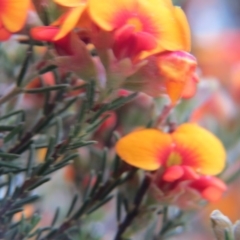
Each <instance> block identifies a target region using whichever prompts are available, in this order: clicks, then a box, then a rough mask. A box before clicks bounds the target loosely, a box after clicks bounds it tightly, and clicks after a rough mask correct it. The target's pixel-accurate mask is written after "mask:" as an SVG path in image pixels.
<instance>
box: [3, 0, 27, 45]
mask: <svg viewBox="0 0 240 240" xmlns="http://www.w3.org/2000/svg"><path fill="white" fill-rule="evenodd" d="M29 7H30V0H22V1H18V0H0V41H4V40H7V39H8V38H9V37H10V36H11V34H12V33H15V32H18V31H19V30H21V29H22V28H23V26H24V24H25V22H26V19H27V11H28V9H29Z"/></svg>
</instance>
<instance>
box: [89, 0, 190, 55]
mask: <svg viewBox="0 0 240 240" xmlns="http://www.w3.org/2000/svg"><path fill="white" fill-rule="evenodd" d="M88 11H89V14H90V17H91V19H92V20H93V21H94V22H95V24H97V25H98V26H99V27H100V28H101V29H103V30H105V31H112V32H113V33H114V44H113V51H114V53H115V56H116V57H117V58H124V57H130V58H132V59H134V58H135V57H139V58H145V57H147V56H149V55H151V54H153V53H157V52H162V51H165V50H169V51H173V50H185V51H189V49H190V33H189V26H188V23H187V20H186V17H185V15H184V13H183V12H182V10H181V9H180V8H178V7H175V6H173V5H172V3H171V1H169V0H160V1H159V0H149V1H146V0H131V1H128V0H117V1H114V2H113V1H111V0H106V1H102V2H99V1H98V0H89V1H88Z"/></svg>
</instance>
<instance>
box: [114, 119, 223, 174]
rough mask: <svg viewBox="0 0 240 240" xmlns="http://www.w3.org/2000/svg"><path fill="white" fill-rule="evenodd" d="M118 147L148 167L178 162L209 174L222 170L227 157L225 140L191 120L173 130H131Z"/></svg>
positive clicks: (127, 158) (135, 163) (124, 156)
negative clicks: (219, 138)
mask: <svg viewBox="0 0 240 240" xmlns="http://www.w3.org/2000/svg"><path fill="white" fill-rule="evenodd" d="M116 151H117V153H118V155H119V156H120V157H121V158H122V159H123V160H124V161H126V162H127V163H129V164H130V165H133V166H135V167H138V168H142V169H145V170H157V169H158V168H160V167H161V166H163V167H165V168H170V167H172V166H175V165H176V166H187V167H191V168H192V169H193V170H194V171H196V172H198V173H199V174H207V175H215V174H218V173H220V172H221V171H222V170H223V168H224V166H225V159H226V153H225V150H224V147H223V145H222V143H221V142H220V141H219V140H218V139H217V138H216V137H215V136H214V135H213V134H212V133H210V132H209V131H207V130H206V129H204V128H202V127H200V126H198V125H196V124H190V123H185V124H182V125H180V126H179V127H178V128H177V129H176V130H175V131H174V132H172V133H164V132H162V131H160V130H157V129H143V130H139V131H135V132H132V133H130V134H128V135H126V136H125V137H123V138H121V139H120V140H119V141H118V142H117V144H116Z"/></svg>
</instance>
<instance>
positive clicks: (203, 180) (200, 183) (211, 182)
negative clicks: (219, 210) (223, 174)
mask: <svg viewBox="0 0 240 240" xmlns="http://www.w3.org/2000/svg"><path fill="white" fill-rule="evenodd" d="M189 186H190V187H191V188H194V189H196V190H197V191H199V192H200V193H201V194H202V196H203V197H204V198H205V199H207V200H209V201H216V200H218V199H219V198H220V197H221V195H222V193H223V192H224V191H226V189H227V186H226V184H225V183H224V182H223V181H221V180H220V179H218V178H216V177H212V176H201V177H200V178H199V179H198V180H196V181H193V182H192V183H191V184H190V185H189Z"/></svg>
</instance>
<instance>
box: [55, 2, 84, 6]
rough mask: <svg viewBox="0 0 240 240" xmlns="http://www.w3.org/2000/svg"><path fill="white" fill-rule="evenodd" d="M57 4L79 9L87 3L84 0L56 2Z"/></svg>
mask: <svg viewBox="0 0 240 240" xmlns="http://www.w3.org/2000/svg"><path fill="white" fill-rule="evenodd" d="M54 2H55V3H57V4H59V5H62V6H64V7H78V6H80V5H81V4H83V3H85V2H86V1H84V0H54Z"/></svg>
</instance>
